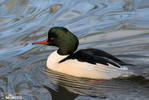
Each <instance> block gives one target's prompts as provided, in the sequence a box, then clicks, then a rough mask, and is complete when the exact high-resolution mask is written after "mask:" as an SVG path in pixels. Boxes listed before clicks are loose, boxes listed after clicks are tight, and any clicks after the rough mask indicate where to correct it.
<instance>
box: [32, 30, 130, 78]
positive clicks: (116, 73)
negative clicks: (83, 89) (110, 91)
mask: <svg viewBox="0 0 149 100" xmlns="http://www.w3.org/2000/svg"><path fill="white" fill-rule="evenodd" d="M33 44H44V45H47V46H55V47H57V48H58V49H57V50H55V51H54V52H52V53H51V54H50V55H49V56H48V58H47V62H46V65H47V68H48V69H50V70H52V71H56V72H60V73H64V74H67V75H71V76H74V77H80V78H90V79H106V80H107V79H113V78H121V77H129V76H131V75H133V72H131V71H129V69H128V67H127V65H129V64H127V63H126V62H124V61H122V60H120V59H118V58H116V57H115V56H113V55H111V54H109V53H107V52H105V51H103V50H99V49H95V48H87V49H80V50H77V48H78V45H79V40H78V38H77V36H75V35H74V34H73V33H72V32H71V31H70V30H68V29H67V28H65V27H52V28H51V29H50V30H49V31H48V38H47V39H45V40H43V41H39V42H34V43H33Z"/></svg>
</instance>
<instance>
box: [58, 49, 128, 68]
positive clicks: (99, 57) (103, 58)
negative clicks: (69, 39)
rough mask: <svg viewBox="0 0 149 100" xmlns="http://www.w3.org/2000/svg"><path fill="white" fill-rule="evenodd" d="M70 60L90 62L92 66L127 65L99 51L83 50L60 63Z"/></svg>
mask: <svg viewBox="0 0 149 100" xmlns="http://www.w3.org/2000/svg"><path fill="white" fill-rule="evenodd" d="M69 59H77V60H79V61H81V62H88V63H91V64H96V63H100V64H104V65H108V64H112V65H114V66H116V67H119V68H120V66H122V65H127V64H126V63H125V62H123V61H121V60H120V59H118V58H116V57H114V56H112V55H110V54H108V53H106V52H104V51H102V50H98V49H92V48H91V49H81V50H79V51H77V52H76V53H74V54H71V55H69V56H68V57H66V58H64V59H63V60H61V61H60V62H59V63H62V62H64V61H66V60H69Z"/></svg>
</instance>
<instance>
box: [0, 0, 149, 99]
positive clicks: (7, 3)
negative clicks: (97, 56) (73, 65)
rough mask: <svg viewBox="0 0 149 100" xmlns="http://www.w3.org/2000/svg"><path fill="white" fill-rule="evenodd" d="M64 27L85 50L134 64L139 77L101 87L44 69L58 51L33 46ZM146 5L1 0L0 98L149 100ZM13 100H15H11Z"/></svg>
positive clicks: (144, 1) (138, 0)
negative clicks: (97, 50)
mask: <svg viewBox="0 0 149 100" xmlns="http://www.w3.org/2000/svg"><path fill="white" fill-rule="evenodd" d="M53 26H64V27H67V28H68V29H69V30H71V31H72V32H73V33H74V34H75V35H77V37H78V38H79V41H80V46H79V49H81V48H89V47H92V48H98V49H102V50H105V51H107V52H109V53H111V54H113V55H115V56H117V57H118V58H120V59H122V60H124V61H126V62H129V63H130V64H134V65H136V66H129V67H130V70H133V71H134V72H136V73H137V74H139V75H140V76H139V77H132V78H128V79H113V80H108V81H97V80H92V79H84V78H76V77H72V76H68V75H64V74H61V73H57V72H53V71H50V70H47V69H46V59H47V56H48V55H49V54H50V53H51V52H53V50H56V48H54V47H47V46H33V45H32V42H34V41H38V40H43V39H45V38H46V37H47V32H48V30H49V28H51V27H53ZM148 79H149V1H148V0H1V1H0V95H1V99H2V98H3V97H4V96H5V97H6V96H10V95H12V96H17V95H19V96H22V98H23V100H52V99H51V96H52V97H53V100H73V99H74V98H75V100H149V81H148ZM11 99H12V98H11Z"/></svg>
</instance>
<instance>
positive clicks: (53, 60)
mask: <svg viewBox="0 0 149 100" xmlns="http://www.w3.org/2000/svg"><path fill="white" fill-rule="evenodd" d="M67 56H68V55H59V54H58V53H57V50H56V51H54V52H53V53H51V55H49V57H48V59H47V67H48V68H50V69H53V68H56V66H57V64H58V63H59V61H61V60H62V59H64V58H66V57H67Z"/></svg>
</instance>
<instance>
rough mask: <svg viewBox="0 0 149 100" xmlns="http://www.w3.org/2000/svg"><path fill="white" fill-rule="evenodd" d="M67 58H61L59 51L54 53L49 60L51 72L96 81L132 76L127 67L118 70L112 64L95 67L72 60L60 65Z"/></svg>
mask: <svg viewBox="0 0 149 100" xmlns="http://www.w3.org/2000/svg"><path fill="white" fill-rule="evenodd" d="M67 56H68V55H65V56H61V55H59V54H58V53H57V51H54V52H53V53H52V54H51V55H50V56H49V57H48V59H47V67H48V68H49V69H51V70H54V71H58V72H62V73H65V74H69V75H72V76H76V77H86V78H94V79H111V78H117V77H126V76H129V75H132V72H129V71H128V70H127V68H126V67H124V68H118V67H115V66H113V65H111V64H109V66H106V65H103V64H96V65H94V64H90V63H87V62H80V61H78V60H77V59H70V60H66V61H64V62H62V63H59V61H61V60H62V59H64V58H66V57H67Z"/></svg>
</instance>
